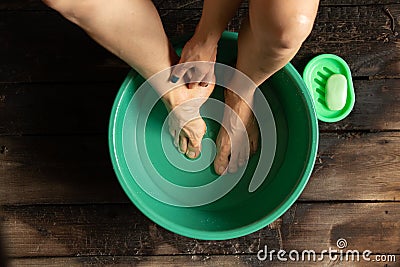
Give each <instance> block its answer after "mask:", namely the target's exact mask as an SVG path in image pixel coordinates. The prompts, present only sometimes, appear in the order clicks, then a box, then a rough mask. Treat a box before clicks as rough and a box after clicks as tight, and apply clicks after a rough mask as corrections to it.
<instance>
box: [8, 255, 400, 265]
mask: <svg viewBox="0 0 400 267" xmlns="http://www.w3.org/2000/svg"><path fill="white" fill-rule="evenodd" d="M287 257H288V256H287ZM374 257H375V256H372V257H371V260H375V258H374ZM395 257H396V258H399V255H395ZM332 258H333V259H335V256H332ZM360 258H361V259H362V257H361V256H360ZM349 264H351V266H352V267H365V266H366V264H367V265H371V263H369V262H366V261H364V260H360V261H352V260H347V261H346V260H330V259H329V256H324V257H323V258H322V257H321V260H316V261H308V260H305V261H292V260H290V259H288V261H283V260H279V259H278V258H277V257H274V258H273V260H272V261H270V260H266V261H260V260H258V259H257V257H256V256H255V255H235V256H232V255H224V256H220V255H218V256H216V255H205V256H199V255H193V256H171V255H169V256H139V257H132V256H126V257H121V256H115V257H112V256H94V257H75V258H73V257H69V258H68V257H57V258H29V259H12V260H11V262H10V267H12V266H15V267H24V266H27V267H28V266H70V267H77V266H93V265H100V266H116V267H117V266H118V267H123V266H140V267H153V266H154V267H159V266H192V267H197V266H222V267H224V266H226V267H231V266H255V267H257V266H274V267H275V266H277V267H281V266H282V267H283V266H296V267H308V266H318V267H328V266H349ZM396 264H397V263H396V262H393V261H388V260H387V261H385V262H379V263H378V262H374V265H373V266H376V267H395V266H398V265H396ZM371 266H372V265H371Z"/></svg>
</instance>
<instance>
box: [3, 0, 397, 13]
mask: <svg viewBox="0 0 400 267" xmlns="http://www.w3.org/2000/svg"><path fill="white" fill-rule="evenodd" d="M152 1H153V3H154V5H155V6H156V7H157V8H158V9H199V8H202V6H203V4H202V3H203V1H202V0H179V1H176V0H152ZM390 4H398V2H397V1H394V0H383V1H379V2H377V1H374V0H321V1H320V6H363V5H390ZM247 5H248V3H247V1H244V2H243V4H242V6H247ZM11 10H12V11H16V10H24V11H26V10H31V11H37V10H47V8H46V7H45V5H44V4H43V3H42V2H41V1H38V0H3V1H2V2H1V3H0V11H11Z"/></svg>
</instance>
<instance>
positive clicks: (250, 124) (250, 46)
mask: <svg viewBox="0 0 400 267" xmlns="http://www.w3.org/2000/svg"><path fill="white" fill-rule="evenodd" d="M318 3H319V1H318V0H309V1H306V2H304V1H297V0H268V1H265V0H250V3H249V19H248V21H246V22H245V23H244V24H243V25H242V28H241V30H240V33H239V44H238V45H239V50H238V59H237V64H236V68H237V69H238V70H240V71H242V72H243V73H245V74H246V75H247V76H249V77H250V78H251V79H252V80H253V81H254V82H255V84H256V85H257V86H258V85H260V84H261V83H263V82H264V81H265V80H266V79H268V78H269V77H270V76H271V75H272V74H274V73H275V72H276V71H278V70H279V69H281V68H282V67H283V66H285V65H286V64H287V63H288V62H289V61H290V60H291V59H292V58H293V57H294V56H295V54H296V53H297V51H298V50H299V49H300V47H301V44H302V43H303V42H304V40H305V39H306V37H307V36H308V35H309V33H310V32H311V29H312V25H313V22H314V19H315V16H316V13H317V9H318ZM235 78H237V77H234V78H233V79H232V83H235ZM245 89H248V92H249V98H251V97H252V95H253V93H254V90H255V88H245ZM225 103H226V104H227V105H229V106H230V107H231V108H232V109H233V110H234V111H236V112H237V113H238V115H239V117H240V118H241V119H242V121H243V123H244V125H246V129H247V132H248V136H249V141H250V150H251V151H250V153H252V152H254V151H255V150H256V149H257V146H258V128H257V123H256V122H255V120H254V116H253V114H252V112H251V109H250V107H249V106H248V105H247V104H246V103H245V102H244V101H243V100H241V99H240V98H239V97H238V96H237V95H235V94H234V93H232V92H231V91H230V90H226V92H225ZM233 145H236V144H233ZM217 149H218V153H217V157H216V159H215V161H214V167H215V171H216V172H217V173H218V174H222V173H224V172H225V171H226V170H228V171H229V172H235V171H236V170H237V167H238V166H241V165H243V164H244V162H245V161H246V160H247V157H244V156H243V155H244V153H242V156H241V157H240V158H238V157H237V156H235V157H231V158H230V161H229V156H230V154H231V141H230V139H229V136H228V134H227V132H226V130H225V129H224V128H221V130H220V132H219V134H218V137H217ZM247 156H248V155H247ZM228 165H229V168H228Z"/></svg>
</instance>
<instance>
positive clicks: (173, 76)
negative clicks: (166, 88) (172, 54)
mask: <svg viewBox="0 0 400 267" xmlns="http://www.w3.org/2000/svg"><path fill="white" fill-rule="evenodd" d="M178 80H179V77H176V76H175V75H172V77H171V82H172V83H176V82H177V81H178Z"/></svg>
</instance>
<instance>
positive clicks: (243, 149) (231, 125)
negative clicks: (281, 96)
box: [214, 89, 259, 175]
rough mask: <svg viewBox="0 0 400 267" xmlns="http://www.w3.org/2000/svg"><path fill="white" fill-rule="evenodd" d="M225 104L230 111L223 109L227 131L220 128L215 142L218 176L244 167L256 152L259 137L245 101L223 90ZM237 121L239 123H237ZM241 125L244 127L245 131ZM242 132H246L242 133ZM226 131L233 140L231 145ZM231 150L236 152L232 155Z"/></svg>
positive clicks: (215, 164)
mask: <svg viewBox="0 0 400 267" xmlns="http://www.w3.org/2000/svg"><path fill="white" fill-rule="evenodd" d="M225 104H226V105H228V106H229V107H230V108H231V111H230V110H229V109H227V108H226V109H225V112H224V123H225V124H226V126H227V128H228V129H225V128H224V127H221V129H220V131H219V133H218V137H217V141H216V145H217V156H216V157H215V160H214V168H215V172H216V173H217V174H219V175H222V174H224V173H226V171H228V172H230V173H234V172H236V171H237V169H238V167H242V166H243V165H245V163H246V162H247V160H248V158H249V156H250V155H251V154H254V153H255V151H256V150H257V147H258V136H259V131H258V125H257V121H256V119H255V117H254V115H253V112H252V110H251V108H250V107H249V105H248V104H247V103H246V101H244V100H243V99H242V98H241V97H240V96H238V95H237V94H235V93H234V92H232V91H231V90H228V89H225ZM232 111H234V112H236V114H237V116H233V115H232ZM239 119H240V120H241V122H240V121H238V120H239ZM241 125H242V126H245V129H243V127H241ZM244 130H245V131H246V132H243V131H244ZM228 131H229V133H230V135H231V136H232V137H233V139H234V140H233V143H232V140H231V138H230V137H229V134H228ZM247 142H248V143H247ZM246 144H248V146H246ZM231 148H233V149H236V151H237V152H236V153H232V151H231Z"/></svg>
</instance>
